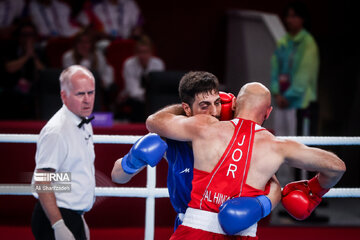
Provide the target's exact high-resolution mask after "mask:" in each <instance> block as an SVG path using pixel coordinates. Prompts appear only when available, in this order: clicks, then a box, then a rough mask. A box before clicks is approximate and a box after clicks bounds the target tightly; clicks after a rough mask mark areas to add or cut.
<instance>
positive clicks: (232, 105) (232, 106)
mask: <svg viewBox="0 0 360 240" xmlns="http://www.w3.org/2000/svg"><path fill="white" fill-rule="evenodd" d="M231 101H232V103H231V110H233V111H234V112H235V109H236V97H234V98H233V99H232V100H231Z"/></svg>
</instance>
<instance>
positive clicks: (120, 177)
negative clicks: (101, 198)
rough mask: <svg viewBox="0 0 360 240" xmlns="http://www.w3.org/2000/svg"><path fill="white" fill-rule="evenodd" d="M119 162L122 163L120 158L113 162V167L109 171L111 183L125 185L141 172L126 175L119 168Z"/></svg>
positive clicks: (120, 167)
mask: <svg viewBox="0 0 360 240" xmlns="http://www.w3.org/2000/svg"><path fill="white" fill-rule="evenodd" d="M121 161H122V158H120V159H118V160H116V161H115V163H114V167H113V169H112V171H111V179H112V181H113V182H116V183H120V184H124V183H127V182H128V181H130V179H131V178H132V177H133V176H135V175H136V174H138V173H139V172H140V171H141V170H139V171H138V172H136V173H134V174H128V173H126V172H124V170H123V168H122V166H121ZM144 167H145V166H144ZM144 167H143V168H144ZM143 168H141V169H143Z"/></svg>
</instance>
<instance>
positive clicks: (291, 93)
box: [271, 2, 319, 136]
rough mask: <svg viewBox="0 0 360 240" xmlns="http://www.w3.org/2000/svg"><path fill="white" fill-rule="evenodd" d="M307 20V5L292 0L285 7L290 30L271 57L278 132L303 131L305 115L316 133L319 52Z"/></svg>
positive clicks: (272, 87)
mask: <svg viewBox="0 0 360 240" xmlns="http://www.w3.org/2000/svg"><path fill="white" fill-rule="evenodd" d="M308 20H309V15H308V12H307V9H306V7H305V5H304V4H302V3H301V2H293V3H291V4H289V5H288V7H287V8H286V11H285V23H286V27H287V30H288V33H287V34H286V35H285V36H284V37H283V38H282V39H281V40H280V41H279V42H278V47H277V49H276V51H275V53H274V55H273V57H272V71H271V91H272V94H273V95H274V97H275V103H276V109H275V112H274V120H275V134H276V135H280V136H286V135H296V134H298V135H302V133H303V131H302V126H303V120H304V118H305V117H307V118H310V120H311V121H310V122H311V129H312V131H310V134H316V125H317V117H316V101H317V77H318V70H319V52H318V47H317V44H316V42H315V40H314V38H313V36H312V35H311V34H310V33H309V32H308V31H307V30H306V29H305V28H304V27H306V26H307V25H308ZM297 129H298V132H297Z"/></svg>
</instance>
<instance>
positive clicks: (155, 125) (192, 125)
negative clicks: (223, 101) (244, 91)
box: [146, 106, 216, 141]
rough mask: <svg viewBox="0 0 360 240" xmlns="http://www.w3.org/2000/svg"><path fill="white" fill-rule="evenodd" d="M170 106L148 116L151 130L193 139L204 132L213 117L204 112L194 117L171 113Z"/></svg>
mask: <svg viewBox="0 0 360 240" xmlns="http://www.w3.org/2000/svg"><path fill="white" fill-rule="evenodd" d="M170 107H171V106H170ZM168 108H169V107H166V108H164V109H162V110H160V111H158V112H156V113H155V114H152V115H150V116H149V117H148V118H147V120H146V127H147V129H148V130H149V131H150V132H153V133H157V134H159V135H160V136H162V137H166V138H170V139H174V140H179V141H192V140H193V139H194V138H195V137H196V136H198V135H199V134H202V133H203V132H204V129H206V127H207V126H208V124H209V123H210V122H211V119H212V118H213V117H211V116H208V115H204V114H199V115H196V116H193V117H186V116H179V115H175V114H172V113H169V109H168ZM213 119H214V120H216V119H215V118H213Z"/></svg>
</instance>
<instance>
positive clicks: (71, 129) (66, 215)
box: [31, 65, 95, 240]
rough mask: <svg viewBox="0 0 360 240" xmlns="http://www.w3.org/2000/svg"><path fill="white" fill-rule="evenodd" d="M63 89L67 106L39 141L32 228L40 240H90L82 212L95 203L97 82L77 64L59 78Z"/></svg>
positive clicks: (34, 179)
mask: <svg viewBox="0 0 360 240" xmlns="http://www.w3.org/2000/svg"><path fill="white" fill-rule="evenodd" d="M60 87H61V99H62V102H63V106H62V107H61V108H60V110H59V111H58V112H57V113H56V114H55V115H54V116H53V117H52V118H51V119H50V120H49V122H48V123H47V124H46V125H45V126H44V128H43V129H42V130H41V132H40V135H39V139H38V142H37V149H36V156H35V161H36V167H35V173H34V178H33V182H32V183H33V187H34V189H35V191H34V196H35V197H36V198H38V199H39V201H38V202H37V203H36V205H35V208H34V211H33V215H32V222H31V228H32V232H33V234H34V236H35V238H36V239H47V240H49V239H56V240H61V239H66V240H68V239H90V232H89V228H88V226H87V224H86V222H85V219H84V213H85V212H87V211H89V210H90V209H91V207H92V206H93V203H94V201H95V168H94V160H95V153H94V143H93V138H92V136H93V130H92V126H91V123H90V121H91V120H92V118H88V117H89V116H90V114H91V113H92V110H93V106H94V100H95V79H94V76H93V75H92V73H91V72H90V71H89V70H88V69H86V68H85V67H82V66H79V65H73V66H70V67H68V68H66V69H65V70H64V71H63V72H62V73H61V75H60ZM49 176H55V177H54V178H49ZM39 177H42V179H39ZM49 179H50V180H52V181H49ZM58 181H61V182H58ZM66 182H67V185H66V184H65V183H66ZM64 186H65V187H64ZM69 186H70V188H71V189H68V187H69Z"/></svg>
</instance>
